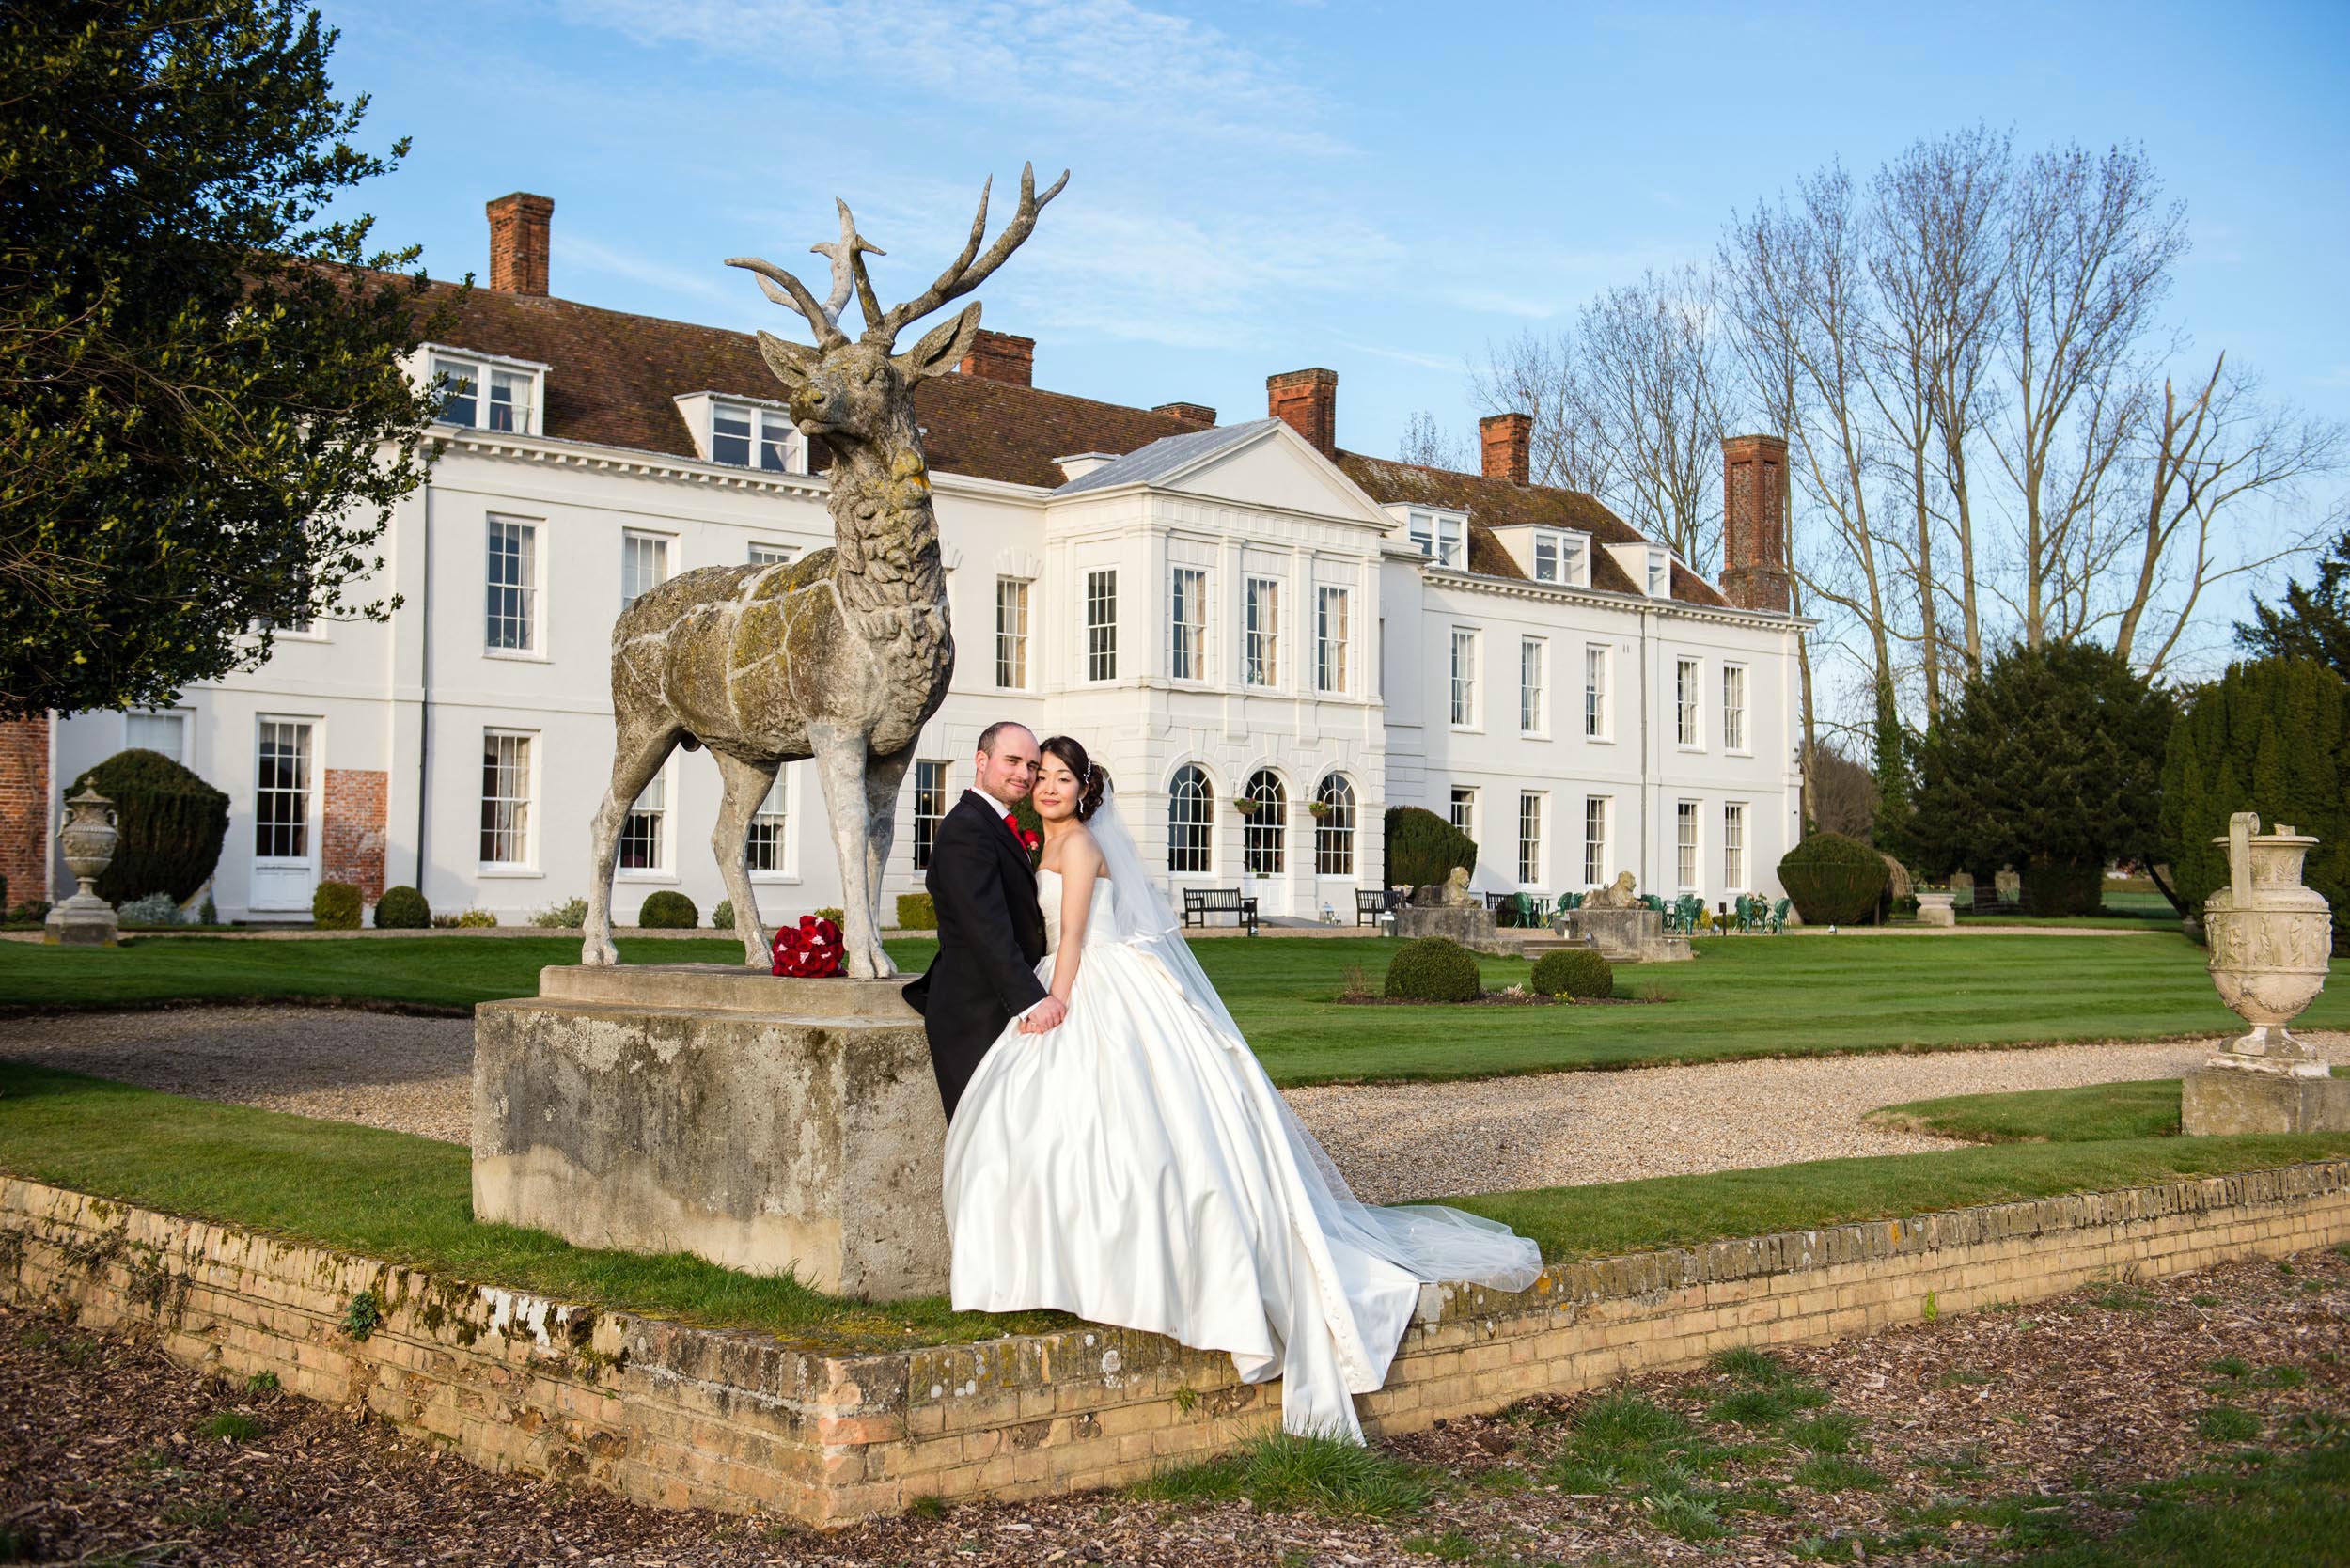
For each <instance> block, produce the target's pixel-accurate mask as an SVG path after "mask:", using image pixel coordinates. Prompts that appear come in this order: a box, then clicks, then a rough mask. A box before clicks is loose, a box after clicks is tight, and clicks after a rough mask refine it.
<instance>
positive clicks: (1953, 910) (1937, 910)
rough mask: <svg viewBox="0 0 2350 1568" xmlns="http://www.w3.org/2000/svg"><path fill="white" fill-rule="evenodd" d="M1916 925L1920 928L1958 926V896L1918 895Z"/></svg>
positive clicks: (1953, 927)
mask: <svg viewBox="0 0 2350 1568" xmlns="http://www.w3.org/2000/svg"><path fill="white" fill-rule="evenodd" d="M1918 923H1919V925H1921V926H1946V927H1950V928H1952V929H1955V928H1956V927H1957V925H1958V895H1957V894H1956V893H1919V895H1918Z"/></svg>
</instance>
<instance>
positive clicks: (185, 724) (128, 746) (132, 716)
mask: <svg viewBox="0 0 2350 1568" xmlns="http://www.w3.org/2000/svg"><path fill="white" fill-rule="evenodd" d="M195 720H196V713H195V711H194V710H193V709H188V708H132V709H127V710H125V711H124V713H123V715H122V745H121V747H120V749H122V750H124V751H131V750H134V749H135V750H140V751H162V752H163V755H164V756H165V757H168V758H170V759H171V760H173V761H175V762H177V763H179V764H180V766H181V767H183V768H184V767H187V766H189V762H188V737H189V736H190V735H192V734H193V733H194V732H195ZM166 722H168V723H169V724H171V725H172V726H173V727H174V728H175V729H177V730H178V732H179V736H180V738H179V740H178V741H177V742H175V743H174V744H173V745H172V748H171V749H170V750H169V751H163V748H162V747H161V746H152V745H143V744H142V743H140V742H139V741H138V740H136V739H135V738H134V737H133V726H135V725H138V724H141V723H146V724H164V723H166ZM259 747H260V738H259V737H258V735H257V736H256V737H254V748H255V749H254V757H255V760H256V762H257V763H258V760H259V756H260V750H259Z"/></svg>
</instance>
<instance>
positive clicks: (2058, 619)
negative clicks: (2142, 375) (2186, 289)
mask: <svg viewBox="0 0 2350 1568" xmlns="http://www.w3.org/2000/svg"><path fill="white" fill-rule="evenodd" d="M2007 227H2008V243H2007V245H2006V247H2005V248H2006V260H2007V264H2006V267H2005V269H2004V274H2003V276H2002V277H2001V279H2000V289H1999V302H1998V303H1999V309H2000V312H2001V315H2002V317H2003V321H2001V323H2000V327H2001V334H2000V337H2001V340H2000V355H2001V366H2002V369H2003V371H2004V381H2005V386H2004V388H2003V390H2004V393H2005V396H2004V398H2003V407H2002V409H2001V411H2000V415H1999V416H1998V418H1996V419H1994V420H1993V421H1991V423H1990V425H1989V429H1988V434H1989V437H1990V442H1991V447H1992V450H1993V451H1994V452H1995V453H1996V454H1997V455H1998V461H1999V464H2000V466H2001V467H2002V468H2003V469H2004V470H2005V471H2006V475H2007V478H2008V480H2009V482H2010V483H2011V484H2012V485H2013V488H2014V491H2015V508H2016V512H2017V516H2018V522H2019V525H2020V526H2021V528H2022V533H2023V538H2022V541H2021V544H2022V552H2021V557H2020V558H2019V560H2018V561H2017V563H2016V564H2017V571H2018V572H2019V574H2020V577H2021V581H2020V583H2019V584H2018V585H2017V588H2016V598H2017V599H2018V601H2019V603H2018V604H2017V606H2016V607H2017V610H2018V612H2019V614H2020V617H2021V619H2022V632H2023V636H2024V640H2025V642H2026V643H2027V644H2028V645H2029V646H2030V647H2033V648H2037V647H2039V646H2041V644H2042V643H2044V642H2045V641H2046V640H2047V639H2048V638H2049V636H2050V635H2051V634H2052V632H2053V633H2054V634H2056V635H2062V634H2063V633H2064V632H2065V631H2067V630H2071V631H2078V630H2080V629H2081V627H2080V625H2079V622H2080V621H2081V620H2082V619H2085V615H2084V613H2083V608H2084V606H2085V604H2086V596H2087V595H2088V593H2089V591H2090V589H2089V587H2088V585H2089V584H2090V582H2091V581H2092V580H2093V578H2094V576H2095V575H2096V572H2097V568H2098V566H2099V564H2100V562H2099V559H2098V557H2099V554H2100V551H2101V548H2102V547H2105V546H2107V544H2108V543H2109V541H2110V530H2107V531H2106V532H2105V533H2103V534H2101V533H2100V519H2099V515H2098V514H2099V508H2100V507H2101V505H2103V504H2104V503H2105V502H2106V501H2107V496H2106V495H2105V494H2104V488H2105V485H2106V482H2107V477H2108V475H2109V474H2110V472H2111V470H2112V466H2113V463H2114V462H2115V460H2116V459H2117V458H2118V457H2119V456H2120V455H2121V453H2122V451H2123V447H2124V444H2125V442H2126V439H2127V436H2128V433H2129V431H2130V430H2131V428H2132V427H2133V425H2134V424H2135V422H2136V420H2137V418H2138V416H2139V415H2138V410H2137V409H2136V408H2135V407H2134V406H2133V399H2134V398H2135V396H2136V391H2137V387H2136V371H2137V368H2138V365H2137V360H2138V357H2139V355H2141V354H2142V353H2144V352H2145V350H2146V347H2147V339H2148V338H2149V337H2151V336H2152V335H2153V334H2154V331H2155V330H2156V328H2157V321H2156V314H2155V313H2156V311H2157V310H2158V309H2159V308H2160V307H2161V305H2162V302H2163V300H2164V299H2165V298H2166V297H2167V296H2168V294H2169V293H2170V268H2171V266H2172V264H2173V263H2174V262H2176V260H2177V259H2178V258H2179V256H2180V255H2181V253H2182V252H2183V251H2184V250H2185V249H2186V212H2185V210H2184V209H2183V208H2182V207H2180V206H2179V205H2178V204H2176V203H2166V202H2165V201H2164V200H2163V199H2162V183H2161V180H2159V178H2158V177H2157V176H2156V175H2155V173H2154V165H2153V164H2152V162H2151V161H2150V160H2149V159H2148V158H2147V156H2146V154H2145V152H2144V150H2143V149H2139V148H2134V147H2116V148H2112V149H2108V150H2107V152H2106V153H2104V154H2103V155H2102V156H2099V155H2095V154H2092V153H2091V152H2089V151H2087V150H2085V149H2082V148H2080V147H2077V146H2074V147H2065V148H2059V149H2053V150H2051V151H2048V152H2043V153H2040V154H2038V155H2036V156H2034V157H2033V158H2032V159H2031V160H2030V162H2029V164H2028V165H2026V166H2025V169H2024V171H2023V173H2022V175H2021V176H2020V179H2019V181H2018V183H2017V186H2016V188H2015V192H2014V195H2013V200H2012V201H2011V202H2010V203H2009V206H2008V225H2007ZM2068 611H2069V613H2068ZM2068 622H2069V624H2068Z"/></svg>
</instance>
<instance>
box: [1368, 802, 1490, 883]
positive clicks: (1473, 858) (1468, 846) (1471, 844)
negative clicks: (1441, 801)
mask: <svg viewBox="0 0 2350 1568" xmlns="http://www.w3.org/2000/svg"><path fill="white" fill-rule="evenodd" d="M1476 865H1477V840H1476V839H1472V838H1470V837H1469V836H1468V835H1467V834H1465V833H1464V832H1462V831H1461V830H1460V829H1459V828H1457V827H1455V826H1453V825H1452V824H1451V823H1449V822H1447V821H1446V820H1445V819H1444V818H1442V817H1439V816H1438V815H1436V813H1434V811H1431V810H1428V809H1426V808H1423V807H1418V806H1395V807H1390V808H1388V809H1387V885H1388V886H1399V885H1401V886H1409V887H1425V886H1431V885H1433V884H1439V883H1442V882H1443V881H1444V880H1445V878H1447V877H1449V876H1450V875H1451V874H1452V868H1453V867H1455V866H1466V867H1469V868H1471V869H1472V870H1474V869H1475V867H1476Z"/></svg>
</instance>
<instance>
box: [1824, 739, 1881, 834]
mask: <svg viewBox="0 0 2350 1568" xmlns="http://www.w3.org/2000/svg"><path fill="white" fill-rule="evenodd" d="M1812 778H1813V783H1812V792H1811V799H1812V805H1811V813H1810V815H1811V821H1812V823H1814V825H1816V826H1817V827H1818V828H1819V830H1820V831H1821V832H1823V833H1841V834H1843V835H1844V836H1845V837H1846V838H1850V839H1867V838H1868V837H1869V823H1870V819H1871V818H1872V816H1873V815H1874V814H1875V812H1876V802H1877V783H1876V776H1874V775H1873V774H1872V773H1870V771H1869V765H1868V764H1867V763H1866V762H1860V761H1856V760H1853V759H1852V758H1850V757H1847V756H1845V755H1844V754H1843V753H1842V752H1841V751H1839V750H1838V749H1837V748H1836V747H1835V746H1833V745H1824V746H1822V747H1821V748H1820V750H1819V755H1818V756H1817V758H1816V759H1814V762H1813V768H1812Z"/></svg>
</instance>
